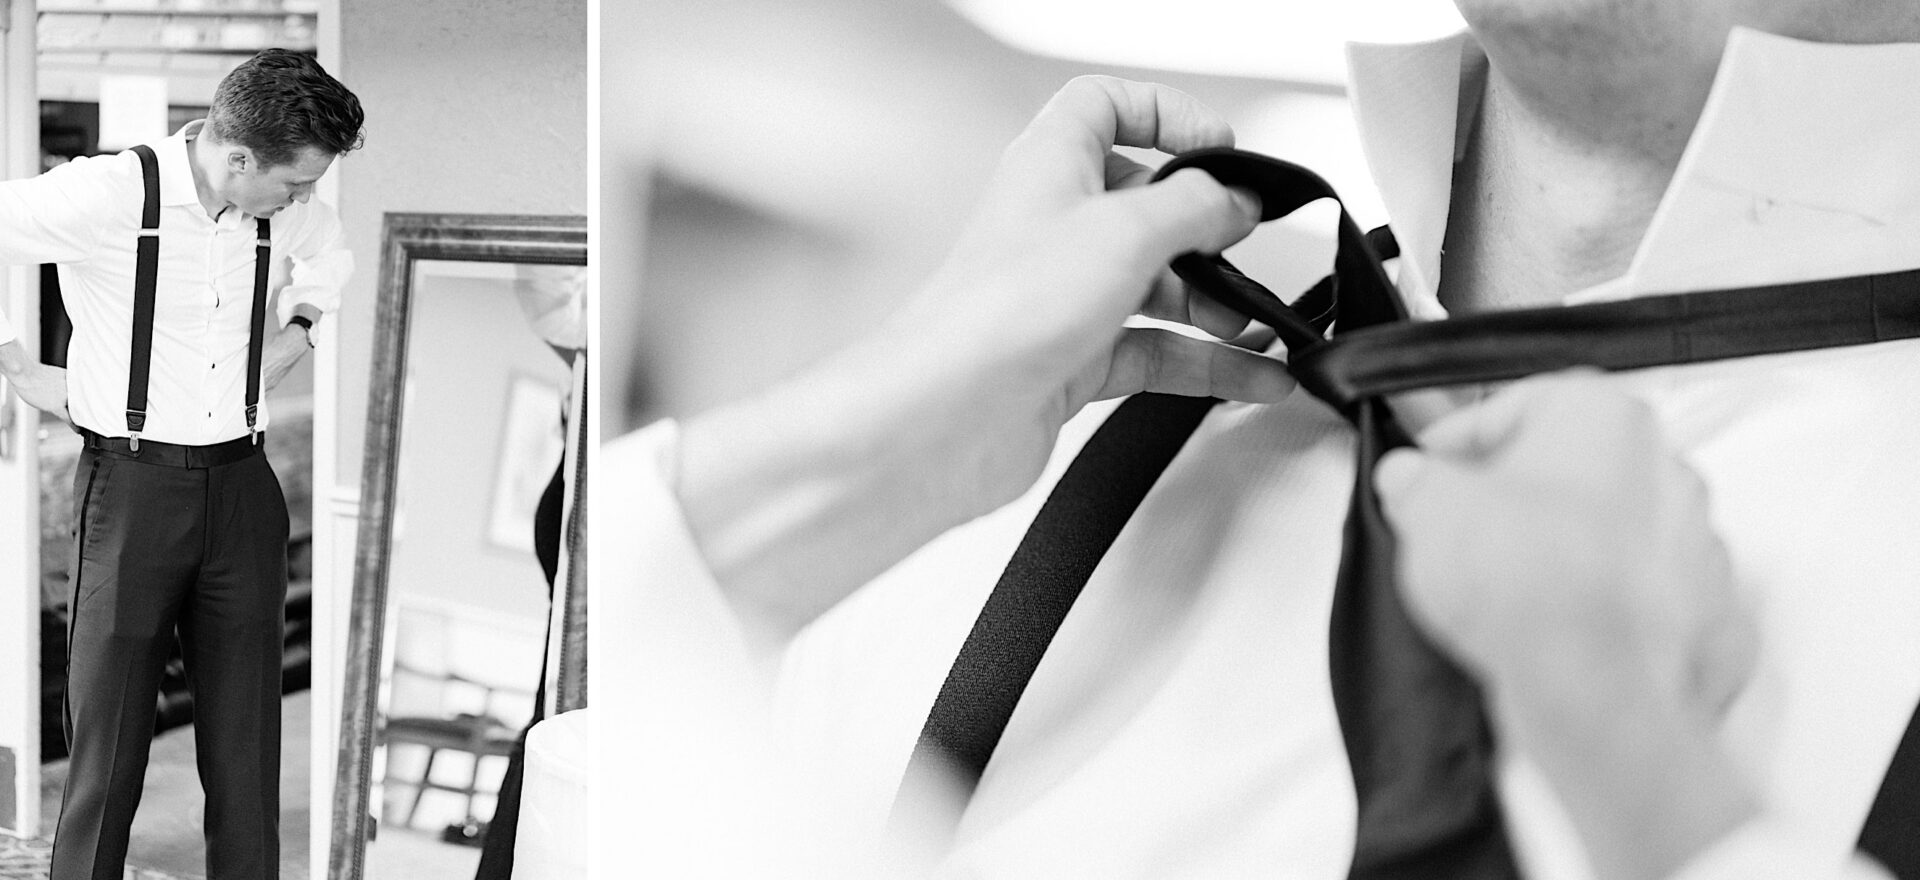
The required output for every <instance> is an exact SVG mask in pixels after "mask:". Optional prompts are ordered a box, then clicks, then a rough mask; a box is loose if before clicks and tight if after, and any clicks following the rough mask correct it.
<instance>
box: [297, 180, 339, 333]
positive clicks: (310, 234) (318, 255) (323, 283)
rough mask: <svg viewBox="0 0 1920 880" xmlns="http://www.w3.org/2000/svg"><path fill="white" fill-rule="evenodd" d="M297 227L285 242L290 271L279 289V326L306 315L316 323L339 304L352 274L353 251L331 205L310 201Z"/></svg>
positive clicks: (308, 319) (311, 321)
mask: <svg viewBox="0 0 1920 880" xmlns="http://www.w3.org/2000/svg"><path fill="white" fill-rule="evenodd" d="M308 208H309V209H308V210H307V211H306V212H305V214H306V216H305V218H304V222H303V223H302V224H301V225H300V228H299V229H297V230H295V233H294V236H293V240H292V241H290V242H289V243H288V252H287V253H288V257H289V258H290V260H291V261H292V264H293V266H292V272H291V274H289V276H288V280H287V286H286V287H284V288H282V289H281V290H280V309H279V317H280V326H282V327H284V326H286V325H287V324H289V323H291V322H292V321H293V319H294V318H296V317H301V318H306V319H307V321H308V322H309V323H311V324H313V325H315V326H318V325H319V324H320V319H321V318H323V317H325V316H327V315H329V314H332V313H333V312H334V310H336V309H338V308H339V307H340V291H341V289H342V288H344V287H346V285H347V279H348V278H351V277H352V276H353V253H352V252H351V251H348V250H347V241H346V236H345V235H344V234H343V233H342V232H341V229H340V218H339V216H338V215H336V214H335V213H334V211H333V208H332V207H331V206H329V205H327V204H325V203H322V202H311V203H309V205H308Z"/></svg>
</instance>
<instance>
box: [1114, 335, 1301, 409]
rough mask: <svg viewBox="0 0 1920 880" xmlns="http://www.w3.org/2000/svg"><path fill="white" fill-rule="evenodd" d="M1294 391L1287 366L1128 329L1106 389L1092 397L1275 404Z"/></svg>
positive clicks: (1228, 349)
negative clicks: (1150, 394)
mask: <svg viewBox="0 0 1920 880" xmlns="http://www.w3.org/2000/svg"><path fill="white" fill-rule="evenodd" d="M1294 385H1295V382H1294V380H1293V376H1292V375H1290V374H1288V373H1287V367H1286V365H1285V364H1283V363H1281V362H1279V361H1276V360H1274V359H1272V358H1269V357H1266V356H1264V355H1260V354H1256V353H1254V352H1250V351H1246V350H1244V349H1240V348H1235V347H1233V346H1231V345H1226V344H1224V343H1219V342H1209V341H1207V340H1204V339H1194V338H1192V337H1189V336H1182V335H1181V334H1179V333H1175V332H1173V331H1170V330H1152V329H1143V328H1131V329H1128V330H1126V331H1125V332H1123V333H1122V334H1121V337H1120V342H1119V344H1118V345H1116V346H1114V350H1113V362H1112V365H1111V366H1110V368H1109V369H1108V371H1107V379H1106V383H1105V384H1104V385H1103V386H1102V387H1101V389H1100V392H1099V393H1098V394H1097V395H1096V397H1098V398H1101V399H1104V398H1109V397H1121V396H1124V395H1128V394H1134V393H1137V392H1141V391H1157V392H1160V393H1163V394H1180V395H1184V396H1187V397H1218V398H1220V399H1222V400H1237V401H1243V402H1246V403H1277V402H1279V401H1281V400H1283V399H1285V398H1286V396H1287V395H1288V394H1290V393H1292V391H1293V388H1294Z"/></svg>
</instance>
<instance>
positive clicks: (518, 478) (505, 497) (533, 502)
mask: <svg viewBox="0 0 1920 880" xmlns="http://www.w3.org/2000/svg"><path fill="white" fill-rule="evenodd" d="M565 406H566V390H565V389H563V388H561V387H559V386H556V385H552V384H549V383H548V382H546V381H543V380H541V379H536V378H534V377H532V376H527V375H519V374H516V375H515V376H514V377H513V381H512V382H511V383H509V385H508V388H507V405H506V410H505V413H506V415H505V416H504V417H503V419H504V420H503V422H502V424H501V426H500V460H499V462H498V463H497V464H496V465H495V466H494V477H493V509H492V511H491V513H490V515H489V516H488V517H487V540H488V541H489V542H491V543H492V544H494V545H495V546H497V547H501V548H504V549H508V550H515V551H519V552H523V553H532V552H533V515H534V510H535V508H537V507H539V505H540V495H541V493H543V492H545V491H546V489H547V483H548V482H549V481H550V480H552V479H553V469H554V468H555V467H556V466H558V464H559V462H560V458H561V456H562V454H563V453H564V452H565V450H566V445H567V439H566V435H565V433H564V431H563V430H562V422H561V417H562V416H563V415H564V409H565Z"/></svg>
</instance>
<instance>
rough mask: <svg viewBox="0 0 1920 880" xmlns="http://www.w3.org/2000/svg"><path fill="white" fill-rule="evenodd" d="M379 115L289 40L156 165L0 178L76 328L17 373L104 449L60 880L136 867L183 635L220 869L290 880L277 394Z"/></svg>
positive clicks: (77, 573)
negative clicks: (337, 162)
mask: <svg viewBox="0 0 1920 880" xmlns="http://www.w3.org/2000/svg"><path fill="white" fill-rule="evenodd" d="M362 119H363V114H362V112H361V109H360V103H359V100H358V99H357V98H355V97H354V95H353V93H352V92H350V91H348V90H347V89H346V87H345V86H342V85H341V84H340V83H339V82H338V81H336V80H334V79H333V78H332V77H331V76H329V75H327V73H326V71H324V70H322V69H321V67H320V65H319V64H317V63H315V62H314V60H313V59H312V58H311V57H309V56H306V55H303V54H300V53H296V52H288V51H284V50H279V49H270V50H267V51H265V52H262V53H260V54H258V55H256V56H254V57H253V58H251V59H249V60H247V61H246V62H244V63H242V64H241V65H240V66H239V67H238V68H235V69H234V71H233V72H232V73H230V74H228V75H227V76H226V78H225V79H223V80H222V81H221V83H220V85H219V87H218V89H217V90H216V92H215V94H214V100H213V105H212V107H211V108H210V110H209V112H208V117H207V118H206V119H205V120H196V121H194V122H191V123H188V124H187V125H186V126H185V127H183V128H182V129H181V130H180V131H179V132H177V133H175V134H174V135H173V136H172V137H169V138H167V139H166V140H164V141H161V142H159V143H157V144H153V145H152V146H151V150H150V153H148V154H147V155H145V156H142V155H139V151H141V150H144V149H146V148H135V150H134V151H129V152H126V153H122V154H119V155H116V156H111V157H101V158H90V159H79V160H75V161H74V162H71V163H69V164H67V165H63V166H60V167H59V168H55V169H54V170H52V171H49V172H47V173H46V174H43V175H41V176H39V177H37V178H33V179H31V180H20V181H11V182H8V183H5V184H0V260H4V261H5V262H7V263H15V264H24V263H42V262H52V263H58V264H60V280H61V292H62V295H63V296H64V298H65V301H66V306H67V311H68V313H69V314H70V315H71V316H72V319H73V327H74V331H73V341H72V346H71V349H70V350H69V354H68V364H69V366H68V369H67V370H66V371H61V370H56V369H52V368H48V367H44V366H40V365H37V364H32V363H30V362H29V361H28V359H27V358H25V357H24V356H23V354H22V352H21V348H20V344H19V343H18V341H15V340H11V339H9V340H7V341H6V344H5V345H0V355H4V359H3V360H0V364H4V365H5V366H6V370H7V375H8V376H9V377H10V378H12V379H13V380H14V382H15V383H16V387H17V388H19V389H20V393H21V396H22V397H23V398H24V399H26V401H27V402H28V403H30V404H32V405H34V406H36V407H38V408H40V409H42V410H45V411H47V412H52V413H62V414H66V415H67V417H68V418H69V419H70V420H71V422H72V424H73V426H74V428H75V429H76V430H77V431H78V432H79V433H80V434H81V436H82V437H83V438H84V447H85V448H84V451H83V453H82V455H81V458H80V461H79V466H78V472H77V474H76V477H75V482H74V492H75V503H74V509H75V511H76V512H77V514H76V515H77V520H78V523H77V528H76V531H75V553H76V557H75V559H76V561H75V564H74V569H73V570H74V575H73V599H72V606H71V609H70V610H71V614H72V623H71V629H70V636H69V640H68V641H69V648H68V678H67V694H66V717H65V722H66V730H67V736H68V743H69V748H70V751H71V753H72V763H71V769H70V770H69V774H68V780H67V787H66V792H65V795H64V797H63V798H62V801H61V809H60V821H59V826H58V829H57V831H56V833H55V838H54V854H53V870H52V876H53V877H54V878H56V880H106V878H118V877H119V876H120V875H121V873H122V871H123V867H124V863H125V861H126V857H127V839H128V831H129V827H130V825H131V823H132V821H133V814H134V809H135V806H136V805H137V804H138V803H139V800H140V790H141V785H142V776H143V774H144V772H145V769H146V763H147V754H148V748H149V746H150V744H151V738H152V731H153V713H154V702H155V701H154V697H155V694H156V693H157V690H158V686H159V681H160V675H161V672H162V668H163V665H164V663H165V662H166V658H167V653H168V649H169V647H170V646H171V645H172V644H173V642H174V639H175V634H176V632H177V633H178V640H179V643H180V645H181V648H182V650H183V652H184V654H185V659H186V668H187V675H188V681H189V684H190V686H191V688H192V692H193V697H194V726H195V745H196V747H197V750H198V759H199V766H200V778H201V782H202V785H203V786H204V787H205V790H206V796H207V807H206V836H207V874H208V876H209V877H211V878H219V880H224V878H232V880H243V878H244V880H256V878H262V877H268V878H270V877H275V876H277V875H278V872H279V830H278V819H279V810H280V803H279V800H280V796H279V786H278V782H279V776H280V713H281V709H280V662H281V655H280V652H281V646H282V638H283V637H282V632H281V629H282V624H283V607H284V604H285V601H286V589H287V555H286V551H287V547H286V542H287V509H286V501H285V499H284V497H282V495H281V492H280V486H279V483H278V481H277V480H276V478H275V476H274V474H273V470H272V468H271V467H270V466H269V465H268V463H267V460H266V458H265V456H264V455H263V454H262V452H261V450H262V445H261V442H260V434H261V432H263V431H265V430H266V429H267V428H268V427H269V426H270V424H271V419H270V415H269V413H268V412H267V409H266V407H265V406H264V405H261V403H260V394H261V392H262V391H263V390H264V389H268V388H272V387H273V386H274V385H275V384H276V383H277V382H279V381H280V379H281V378H283V377H284V376H285V375H286V374H287V372H288V370H290V369H292V367H293V366H294V364H295V363H297V362H298V361H299V360H300V358H301V357H302V356H303V355H305V354H306V352H307V350H308V349H309V348H310V347H312V345H313V340H312V335H311V334H312V333H313V331H314V328H315V327H316V326H317V325H318V324H319V322H320V321H321V319H322V317H323V316H324V315H325V314H326V313H328V312H330V311H332V310H333V309H334V308H335V307H336V305H337V304H338V302H339V293H340V287H341V285H342V284H343V283H344V282H345V281H346V279H347V276H348V274H349V273H350V272H351V271H352V267H353V260H352V256H351V255H350V254H349V253H347V251H346V250H345V249H344V247H343V245H342V238H341V233H340V227H339V222H338V220H337V219H336V217H335V216H334V213H333V211H332V209H330V208H328V207H327V206H326V205H323V204H319V203H315V202H312V201H311V199H312V197H313V188H314V185H315V184H316V183H317V182H318V181H319V180H320V178H321V177H322V176H323V175H325V174H326V172H327V169H328V167H329V166H330V165H331V164H332V162H333V160H334V158H335V157H337V156H339V155H341V154H343V153H345V152H347V151H349V150H352V149H355V148H357V147H358V146H359V145H360V142H361V133H360V129H361V123H362ZM156 220H157V222H155V221H156ZM154 241H157V242H158V247H157V249H156V248H153V246H152V245H151V244H150V242H154ZM147 250H152V251H154V253H152V254H151V255H145V254H143V251H147ZM143 288H145V289H144V290H143ZM273 297H277V308H276V309H275V310H274V315H273V317H272V319H271V322H269V319H268V317H267V314H266V306H267V304H268V299H269V298H273Z"/></svg>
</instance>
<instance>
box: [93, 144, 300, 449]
mask: <svg viewBox="0 0 1920 880" xmlns="http://www.w3.org/2000/svg"><path fill="white" fill-rule="evenodd" d="M133 153H134V155H136V156H139V157H140V178H141V182H142V183H143V184H144V185H145V188H146V201H145V203H144V204H143V205H142V206H141V209H140V242H139V249H138V250H137V251H136V252H135V254H134V267H133V353H132V356H131V357H130V358H129V359H128V361H127V433H128V435H129V437H128V444H129V446H130V447H131V449H132V450H133V451H134V452H139V451H140V433H141V432H142V431H144V430H146V427H147V381H148V377H149V376H150V374H151V373H152V371H153V310H154V292H155V288H156V287H157V286H158V285H159V279H160V160H159V159H158V158H157V157H156V156H155V155H154V153H153V148H152V147H148V146H145V145H142V146H137V147H134V148H133ZM254 224H255V227H256V231H257V240H256V241H255V243H254V250H253V316H252V319H251V327H250V331H249V333H248V336H247V434H248V436H250V437H252V438H253V442H255V443H258V442H260V432H259V431H258V430H257V429H256V428H255V425H256V423H257V422H258V421H259V418H260V366H261V360H262V358H263V356H264V354H265V349H266V346H265V338H266V327H267V276H268V275H269V274H270V272H271V270H272V268H273V226H272V223H271V221H269V220H268V219H267V218H265V217H260V218H257V219H256V220H255V221H254Z"/></svg>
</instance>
